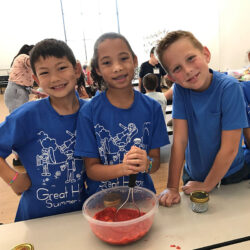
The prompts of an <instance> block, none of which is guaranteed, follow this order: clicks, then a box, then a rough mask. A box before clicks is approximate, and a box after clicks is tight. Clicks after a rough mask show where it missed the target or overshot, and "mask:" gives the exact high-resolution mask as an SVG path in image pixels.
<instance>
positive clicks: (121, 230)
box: [90, 207, 154, 245]
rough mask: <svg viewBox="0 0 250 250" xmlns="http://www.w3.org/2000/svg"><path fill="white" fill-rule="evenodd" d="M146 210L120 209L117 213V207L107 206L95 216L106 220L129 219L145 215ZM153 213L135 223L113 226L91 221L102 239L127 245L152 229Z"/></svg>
mask: <svg viewBox="0 0 250 250" xmlns="http://www.w3.org/2000/svg"><path fill="white" fill-rule="evenodd" d="M144 214H145V213H144V212H140V215H139V212H138V210H135V209H120V210H119V211H118V213H117V214H116V208H114V207H107V208H105V209H103V210H102V211H100V212H98V213H96V214H95V215H94V216H93V218H94V219H96V220H101V221H105V222H120V221H129V220H132V219H135V218H138V217H140V216H143V215H144ZM153 217H154V216H153V215H152V216H150V217H148V218H146V219H145V220H142V221H139V222H135V223H133V224H128V225H121V226H113V227H112V226H111V225H107V226H105V225H97V224H92V223H91V225H90V226H91V228H92V231H93V232H94V233H95V234H96V236H97V237H99V238H100V239H101V240H103V241H105V242H108V243H110V244H115V245H125V244H128V243H130V242H133V241H136V240H138V239H140V238H141V237H143V236H144V235H145V234H146V233H147V232H148V231H149V229H150V227H151V225H152V223H153Z"/></svg>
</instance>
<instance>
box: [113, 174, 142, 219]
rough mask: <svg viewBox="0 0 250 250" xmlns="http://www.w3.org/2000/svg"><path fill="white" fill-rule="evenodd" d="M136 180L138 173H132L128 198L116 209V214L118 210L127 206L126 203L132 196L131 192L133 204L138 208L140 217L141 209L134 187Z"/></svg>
mask: <svg viewBox="0 0 250 250" xmlns="http://www.w3.org/2000/svg"><path fill="white" fill-rule="evenodd" d="M135 181H136V174H131V175H130V176H129V183H128V186H129V190H128V196H127V199H126V200H125V201H124V202H123V203H122V205H121V206H120V207H119V208H118V209H117V210H116V214H115V215H116V216H117V214H118V211H119V210H120V209H121V208H122V207H124V206H125V204H126V203H127V202H128V201H129V198H130V194H131V198H132V199H131V200H132V204H133V206H134V207H135V208H136V209H137V210H138V217H139V216H140V215H141V212H140V209H139V207H138V206H137V205H136V203H135V200H134V187H135Z"/></svg>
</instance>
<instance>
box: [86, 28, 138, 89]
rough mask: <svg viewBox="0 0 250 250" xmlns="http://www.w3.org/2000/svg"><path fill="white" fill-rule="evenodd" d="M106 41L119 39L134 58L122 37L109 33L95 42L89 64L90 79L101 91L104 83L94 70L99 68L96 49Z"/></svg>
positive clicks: (126, 41)
mask: <svg viewBox="0 0 250 250" xmlns="http://www.w3.org/2000/svg"><path fill="white" fill-rule="evenodd" d="M107 39H121V40H122V41H124V42H125V43H126V45H127V46H128V49H129V51H130V52H131V54H132V57H133V58H135V57H136V55H135V53H134V51H133V50H132V48H131V46H130V44H129V42H128V40H127V39H126V38H125V37H124V36H123V35H121V34H118V33H115V32H109V33H104V34H102V35H101V36H100V37H99V38H98V39H97V40H96V42H95V45H94V54H93V57H92V59H91V64H90V65H91V77H92V78H93V81H94V82H97V83H98V86H99V89H103V87H106V83H105V82H104V80H103V78H102V77H101V76H99V75H98V74H97V73H96V69H98V68H99V67H98V47H99V45H100V44H101V43H102V42H104V41H105V40H107Z"/></svg>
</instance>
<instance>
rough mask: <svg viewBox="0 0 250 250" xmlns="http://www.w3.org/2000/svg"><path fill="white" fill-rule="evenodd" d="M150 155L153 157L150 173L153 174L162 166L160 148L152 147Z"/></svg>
mask: <svg viewBox="0 0 250 250" xmlns="http://www.w3.org/2000/svg"><path fill="white" fill-rule="evenodd" d="M148 155H149V157H150V158H152V159H153V162H152V168H151V170H150V174H152V173H154V172H156V171H157V170H158V169H159V168H160V148H155V149H151V150H150V151H149V153H148Z"/></svg>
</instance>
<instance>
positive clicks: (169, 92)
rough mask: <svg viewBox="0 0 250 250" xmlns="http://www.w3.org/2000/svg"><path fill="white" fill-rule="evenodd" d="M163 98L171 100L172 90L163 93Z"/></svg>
mask: <svg viewBox="0 0 250 250" xmlns="http://www.w3.org/2000/svg"><path fill="white" fill-rule="evenodd" d="M164 95H165V97H166V99H167V100H172V99H173V88H170V89H168V90H167V91H166V92H165V93H164Z"/></svg>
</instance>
